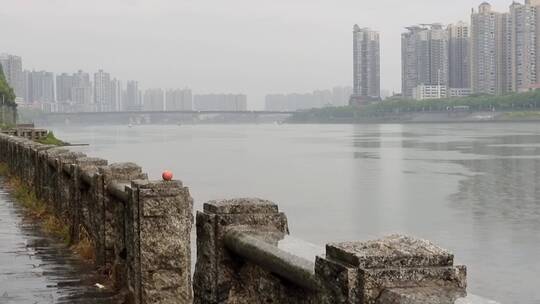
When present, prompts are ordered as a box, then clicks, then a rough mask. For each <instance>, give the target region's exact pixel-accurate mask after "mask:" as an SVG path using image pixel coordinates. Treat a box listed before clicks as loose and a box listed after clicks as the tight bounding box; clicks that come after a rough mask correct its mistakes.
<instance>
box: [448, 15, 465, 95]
mask: <svg viewBox="0 0 540 304" xmlns="http://www.w3.org/2000/svg"><path fill="white" fill-rule="evenodd" d="M447 31H448V87H449V88H459V89H469V88H470V87H471V77H470V76H471V68H470V60H471V58H470V44H469V41H470V27H469V25H468V24H467V23H465V22H458V23H456V24H450V25H449V26H448V27H447Z"/></svg>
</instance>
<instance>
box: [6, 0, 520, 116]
mask: <svg viewBox="0 0 540 304" xmlns="http://www.w3.org/2000/svg"><path fill="white" fill-rule="evenodd" d="M480 2H481V1H474V2H471V1H470V0H467V1H464V0H457V1H453V2H451V3H449V2H447V1H436V0H434V1H409V2H408V3H407V5H406V6H401V5H400V4H399V3H398V4H396V2H395V1H388V0H383V1H378V2H367V3H366V2H357V1H349V0H344V1H343V2H340V3H338V4H336V3H335V2H325V1H304V0H300V1H295V2H294V3H291V2H286V1H274V2H272V3H268V2H260V1H244V0H233V1H232V2H228V3H226V4H225V3H219V2H218V3H211V2H209V1H198V2H190V3H187V2H183V1H168V0H158V1H153V2H149V1H136V0H130V1H115V2H114V3H111V2H109V1H102V0H98V1H97V2H93V4H92V5H89V4H85V3H84V2H83V1H70V2H69V4H67V2H66V1H63V0H60V1H57V2H53V3H47V4H46V5H45V3H42V2H40V1H32V0H29V1H26V2H25V4H23V3H21V2H19V1H14V0H7V4H6V5H5V7H4V10H3V11H2V13H0V14H1V17H2V18H0V25H1V26H3V28H4V31H5V33H4V38H3V40H4V41H3V44H2V50H3V51H5V52H7V53H12V54H19V55H21V56H22V57H23V58H26V59H25V61H26V63H27V66H29V67H32V66H34V67H36V68H38V69H44V70H48V71H53V72H55V73H58V72H62V71H70V70H77V69H83V70H87V71H94V70H98V69H100V68H103V69H104V70H107V71H108V72H109V73H111V74H113V75H116V77H117V78H119V79H130V78H135V79H137V80H139V81H140V82H141V83H142V84H144V85H145V87H163V88H165V87H177V86H184V85H186V84H187V85H189V86H190V87H191V88H192V89H193V90H194V91H199V92H203V93H211V92H209V91H207V90H208V89H212V90H213V91H215V92H243V93H245V94H247V95H248V96H250V101H253V103H254V105H258V108H262V107H263V104H264V96H265V95H266V94H267V93H272V92H309V91H312V90H313V89H316V88H330V87H333V86H335V85H345V84H347V85H349V84H351V56H350V48H351V42H350V41H351V40H350V28H351V26H352V25H353V24H359V25H360V26H369V27H371V28H372V29H373V30H376V31H378V32H380V34H381V57H382V58H383V59H382V61H381V80H382V85H381V87H382V89H383V90H387V91H390V92H392V91H395V92H399V91H400V90H401V89H400V87H401V76H400V73H399V67H400V65H401V62H400V44H399V42H400V41H399V39H400V35H401V33H402V31H403V28H404V27H405V26H408V25H411V24H419V23H432V22H440V23H443V24H450V23H455V22H458V21H460V20H462V21H466V22H469V20H470V10H471V8H473V7H474V8H476V7H477V6H478V5H479V4H480ZM490 2H491V3H492V4H493V6H494V10H498V11H502V10H507V9H508V7H509V5H510V4H511V3H510V1H506V0H504V1H502V0H498V1H490ZM100 3H101V4H103V5H100ZM261 4H263V7H264V10H261V9H260V8H261ZM234 7H242V10H234V9H232V8H234ZM302 8H304V9H302ZM305 9H309V11H310V14H309V16H308V15H305V14H302V13H301V12H302V11H304V10H305ZM285 11H287V12H290V14H283V12H285ZM394 11H395V12H394ZM380 16H385V17H384V18H380ZM95 20H100V22H97V23H96V22H95ZM65 24H69V25H70V26H67V27H66V26H65ZM291 27H292V28H294V29H295V31H290V30H289V28H291ZM169 29H174V30H169ZM21 33H25V37H24V38H21V37H20V34H21ZM88 33H93V34H91V35H87V34H88ZM68 37H69V38H68ZM321 37H324V39H321ZM65 38H68V39H65ZM141 39H142V40H141ZM48 41H53V42H54V43H48ZM120 41H121V43H120ZM141 41H143V43H141ZM234 41H246V42H248V41H249V42H250V43H246V44H235V43H233V42H234ZM36 43H38V44H39V45H40V48H41V47H42V46H43V47H42V48H41V50H40V52H37V51H36V50H34V49H35V47H34V48H33V47H32V46H35V45H36ZM105 46H106V47H105ZM154 46H157V47H154ZM216 50H220V51H219V52H216ZM306 50H310V51H309V52H307V51H306ZM149 58H152V60H148V59H149ZM83 59H84V60H83ZM45 62H46V63H45ZM43 63H45V65H42V64H43ZM137 74H144V75H141V77H136V76H134V75H137Z"/></svg>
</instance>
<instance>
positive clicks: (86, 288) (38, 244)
mask: <svg viewBox="0 0 540 304" xmlns="http://www.w3.org/2000/svg"><path fill="white" fill-rule="evenodd" d="M99 281H100V280H99V276H97V274H96V273H95V272H93V271H92V268H91V266H88V265H85V264H83V263H81V262H80V261H79V260H78V259H77V258H75V257H74V256H73V255H72V253H71V252H70V251H69V250H68V249H67V248H66V246H65V245H64V244H62V243H59V241H58V240H55V239H53V238H51V237H48V236H47V235H46V234H45V233H44V232H42V231H41V230H40V228H39V227H38V226H37V225H36V223H35V222H33V221H32V220H28V219H26V218H25V216H24V211H23V210H22V208H21V207H19V206H18V205H17V204H16V203H14V201H13V198H12V197H11V195H10V194H9V189H8V188H7V186H6V184H5V182H4V179H3V178H2V177H0V303H1V304H11V303H17V304H26V303H28V304H41V303H44V304H45V303H46V304H50V303H80V304H91V303H103V304H107V303H114V302H113V299H114V295H113V294H111V293H109V292H103V291H101V290H99V289H98V288H97V287H95V286H94V285H95V284H96V283H99Z"/></svg>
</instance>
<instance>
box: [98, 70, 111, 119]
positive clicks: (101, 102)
mask: <svg viewBox="0 0 540 304" xmlns="http://www.w3.org/2000/svg"><path fill="white" fill-rule="evenodd" d="M111 93H112V92H111V75H110V74H109V73H106V72H104V71H103V70H99V71H98V72H97V73H95V74H94V104H95V107H96V110H97V111H98V112H111V111H112V110H113V108H114V107H113V104H112V100H111V99H112V98H111Z"/></svg>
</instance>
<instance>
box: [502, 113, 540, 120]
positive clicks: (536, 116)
mask: <svg viewBox="0 0 540 304" xmlns="http://www.w3.org/2000/svg"><path fill="white" fill-rule="evenodd" d="M502 118H504V119H540V111H529V112H524V111H521V112H509V113H504V115H503V117H502Z"/></svg>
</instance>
